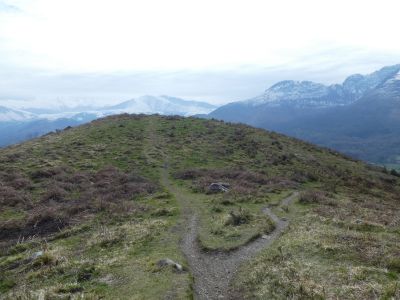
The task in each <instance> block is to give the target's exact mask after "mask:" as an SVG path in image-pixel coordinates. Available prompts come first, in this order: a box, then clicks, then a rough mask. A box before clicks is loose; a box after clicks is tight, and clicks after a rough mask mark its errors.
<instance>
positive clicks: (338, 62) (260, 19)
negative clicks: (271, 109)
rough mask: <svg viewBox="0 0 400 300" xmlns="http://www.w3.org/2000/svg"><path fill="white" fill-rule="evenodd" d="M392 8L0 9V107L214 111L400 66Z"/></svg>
mask: <svg viewBox="0 0 400 300" xmlns="http://www.w3.org/2000/svg"><path fill="white" fill-rule="evenodd" d="M399 11H400V2H399V1H398V0H380V1H371V0H364V1H361V0H359V1H358V0H335V1H332V0H324V1H321V0H303V1H298V0H279V1H267V0H201V1H199V0H196V1H195V0H168V1H165V0H146V1H143V0H0V105H6V104H8V105H14V106H25V107H29V106H43V105H58V104H59V103H63V104H68V105H76V104H93V105H102V104H110V103H117V102H121V101H124V100H127V99H130V98H133V97H136V96H140V95H144V94H152V95H160V94H167V95H171V96H177V97H182V98H186V99H194V100H204V101H208V102H210V103H214V104H223V103H226V102H231V101H237V100H243V99H247V98H251V97H254V96H257V95H258V94H261V93H262V92H263V91H264V90H265V89H267V88H268V87H269V86H271V85H273V84H274V83H276V82H277V81H280V80H285V79H294V80H313V81H316V82H321V83H326V84H331V83H340V82H342V81H343V80H344V79H345V77H346V76H348V75H351V74H353V73H362V74H365V73H370V72H372V71H374V70H377V69H379V68H381V67H383V66H385V65H393V64H397V63H400V39H398V29H399V25H400V23H399Z"/></svg>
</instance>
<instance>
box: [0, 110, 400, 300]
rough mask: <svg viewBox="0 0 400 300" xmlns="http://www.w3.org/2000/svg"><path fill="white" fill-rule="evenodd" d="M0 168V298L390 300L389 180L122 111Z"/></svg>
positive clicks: (300, 150)
mask: <svg viewBox="0 0 400 300" xmlns="http://www.w3.org/2000/svg"><path fill="white" fill-rule="evenodd" d="M0 165H1V171H0V203H1V206H0V249H1V251H0V295H1V296H0V298H1V299H31V298H33V299H36V298H40V299H70V298H71V297H72V298H79V297H82V298H84V299H100V298H105V299H190V298H192V297H195V298H197V299H217V298H221V299H287V298H293V299H311V298H313V299H314V298H315V299H322V298H326V299H337V298H340V299H354V298H361V299H376V298H382V299H390V298H399V297H400V277H399V276H400V252H399V248H398V245H399V243H400V219H399V215H400V205H399V198H398V195H399V192H400V185H399V183H400V180H399V178H398V177H396V176H393V175H390V174H387V172H385V170H384V169H382V168H377V167H372V166H368V165H366V164H364V163H362V162H360V161H355V160H352V159H349V158H347V157H345V156H343V155H341V154H339V153H337V152H334V151H331V150H328V149H323V148H318V147H315V146H313V145H311V144H308V143H305V142H302V141H299V140H296V139H293V138H289V137H286V136H283V135H280V134H277V133H272V132H267V131H264V130H261V129H255V128H252V127H249V126H245V125H234V124H229V123H224V122H220V121H214V120H202V119H196V118H182V117H161V116H144V115H127V114H125V115H118V116H111V117H107V118H104V119H99V120H96V121H93V122H91V123H89V124H86V125H82V126H79V127H76V128H72V129H68V130H64V131H62V132H58V133H53V134H49V135H46V136H44V137H41V138H38V139H34V140H31V141H29V142H26V143H23V144H20V145H17V146H12V147H8V148H4V149H1V150H0ZM211 183H221V184H217V185H216V186H217V187H218V189H219V190H221V189H222V188H221V186H223V187H224V189H225V192H216V193H214V192H213V191H212V190H210V184H211ZM214 186H215V185H214ZM218 189H217V190H218Z"/></svg>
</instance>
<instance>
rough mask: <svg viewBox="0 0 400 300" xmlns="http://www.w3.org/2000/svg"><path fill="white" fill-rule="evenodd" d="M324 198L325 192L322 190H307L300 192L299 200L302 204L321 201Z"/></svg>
mask: <svg viewBox="0 0 400 300" xmlns="http://www.w3.org/2000/svg"><path fill="white" fill-rule="evenodd" d="M325 200H326V194H325V193H324V192H322V191H317V190H307V191H303V192H301V193H300V197H299V202H300V203H302V204H312V203H321V202H324V201H325Z"/></svg>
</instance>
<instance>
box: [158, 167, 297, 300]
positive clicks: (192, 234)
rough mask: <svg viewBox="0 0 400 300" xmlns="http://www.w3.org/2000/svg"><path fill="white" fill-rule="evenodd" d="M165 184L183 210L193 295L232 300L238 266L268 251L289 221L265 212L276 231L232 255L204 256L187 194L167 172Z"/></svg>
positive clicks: (231, 253) (212, 254) (184, 237)
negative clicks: (262, 251) (232, 282)
mask: <svg viewBox="0 0 400 300" xmlns="http://www.w3.org/2000/svg"><path fill="white" fill-rule="evenodd" d="M162 173H163V174H162V184H163V185H164V186H165V187H166V188H167V189H168V190H169V191H170V192H171V193H173V194H174V196H175V197H176V199H177V201H178V202H179V203H180V205H181V206H182V208H183V212H184V217H185V219H186V224H185V225H186V232H185V233H184V236H183V239H182V245H181V246H182V251H183V252H184V254H185V255H186V258H187V260H188V263H189V266H190V270H191V272H192V275H193V277H194V291H195V296H196V299H229V298H230V297H229V295H228V291H229V284H230V282H231V280H232V278H233V276H234V275H235V273H236V271H237V269H238V268H239V266H240V265H241V264H242V263H243V262H244V261H246V260H248V259H250V258H252V257H253V256H254V255H256V254H257V253H258V252H260V251H261V250H262V249H264V248H266V247H268V246H269V245H270V244H271V243H272V242H273V241H274V240H275V239H276V238H278V237H279V236H280V235H281V233H282V232H283V231H284V230H285V228H286V227H287V226H288V221H284V220H281V219H280V218H278V217H277V216H276V215H275V214H274V213H273V212H272V211H271V210H270V209H269V208H264V209H263V212H264V213H265V214H266V215H267V216H268V217H270V218H271V219H272V220H273V221H274V222H275V225H276V228H275V230H274V231H273V232H272V233H271V234H269V235H264V236H262V237H260V238H258V239H256V240H254V241H252V242H250V243H248V244H246V245H244V246H242V247H239V248H238V249H236V250H234V251H231V252H204V251H202V250H201V249H200V247H199V245H198V241H197V236H198V228H199V220H198V216H197V215H196V213H195V212H193V211H192V209H191V207H190V203H188V201H187V199H186V197H185V193H186V192H185V191H182V190H180V188H179V187H177V186H175V185H174V184H173V183H172V182H171V181H170V179H169V174H168V170H167V169H166V168H165V169H164V170H163V171H162ZM297 195H298V193H297V192H295V193H293V194H292V195H290V196H289V197H287V198H285V199H283V200H282V202H284V203H285V205H289V204H290V203H291V202H292V201H294V200H295V199H296V197H297Z"/></svg>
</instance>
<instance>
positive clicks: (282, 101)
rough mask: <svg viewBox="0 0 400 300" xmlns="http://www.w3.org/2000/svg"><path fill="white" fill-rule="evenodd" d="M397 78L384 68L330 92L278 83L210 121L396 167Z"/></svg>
mask: <svg viewBox="0 0 400 300" xmlns="http://www.w3.org/2000/svg"><path fill="white" fill-rule="evenodd" d="M399 72H400V65H395V66H392V67H385V68H383V69H381V70H379V71H377V72H374V73H372V74H370V75H366V76H363V75H352V76H350V77H348V78H347V79H346V80H345V81H344V83H343V84H342V85H332V86H329V87H326V86H323V85H320V84H315V83H311V82H293V81H285V82H280V83H278V84H276V85H274V86H272V87H271V88H270V89H268V90H267V91H266V92H265V93H264V94H263V95H261V96H259V97H256V98H254V99H250V100H246V101H241V102H235V103H230V104H228V105H225V106H223V107H220V108H219V109H217V110H215V111H213V112H212V113H210V114H209V115H208V117H212V118H217V119H222V120H226V121H233V122H243V123H247V124H250V125H253V126H257V127H262V128H266V129H270V130H274V131H277V132H281V133H284V134H288V135H291V136H294V137H298V138H301V139H305V140H308V141H311V142H313V143H317V144H319V145H323V146H328V147H332V148H334V149H337V150H340V151H342V152H344V153H347V154H349V155H351V156H353V157H356V158H360V159H363V160H367V161H371V162H377V163H388V162H395V160H396V159H397V158H396V157H397V156H398V155H399V153H398V152H397V151H396V148H395V147H396V146H397V145H399V144H400V139H399V138H397V137H398V136H399V135H398V127H399V126H400V119H399V118H398V99H399V97H400V90H399V80H398V78H399Z"/></svg>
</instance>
